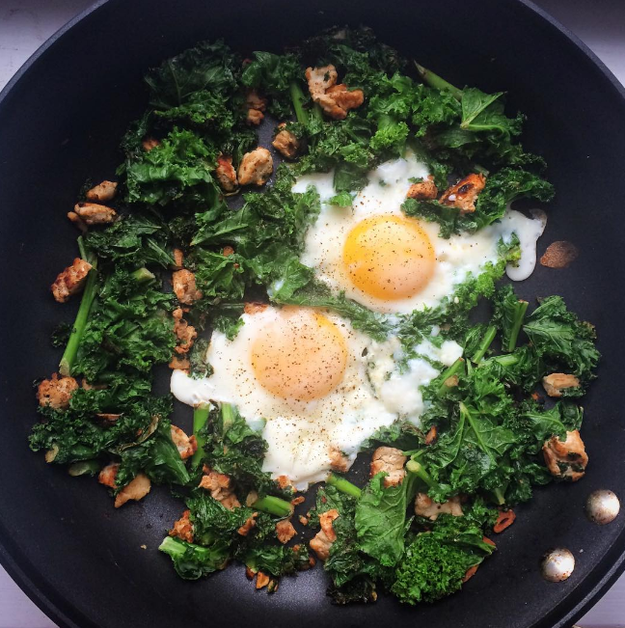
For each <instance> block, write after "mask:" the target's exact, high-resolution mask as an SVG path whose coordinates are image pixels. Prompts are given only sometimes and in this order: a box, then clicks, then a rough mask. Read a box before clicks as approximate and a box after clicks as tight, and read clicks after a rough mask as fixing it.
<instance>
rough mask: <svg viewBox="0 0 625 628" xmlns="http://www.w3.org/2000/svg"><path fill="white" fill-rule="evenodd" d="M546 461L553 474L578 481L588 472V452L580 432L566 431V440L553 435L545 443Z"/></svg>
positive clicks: (544, 453)
mask: <svg viewBox="0 0 625 628" xmlns="http://www.w3.org/2000/svg"><path fill="white" fill-rule="evenodd" d="M543 455H544V457H545V463H546V465H547V468H548V469H549V473H551V475H553V476H555V477H557V478H561V479H563V480H570V481H571V482H577V480H579V479H581V478H582V477H583V476H584V473H586V465H587V464H588V454H587V453H586V447H585V446H584V441H583V440H582V438H581V436H580V435H579V432H578V431H577V430H573V431H572V432H567V433H566V440H565V441H561V440H560V439H559V438H558V437H557V436H552V437H551V438H550V439H549V440H548V441H547V442H546V443H545V444H544V445H543Z"/></svg>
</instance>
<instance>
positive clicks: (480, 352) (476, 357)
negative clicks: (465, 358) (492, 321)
mask: <svg viewBox="0 0 625 628" xmlns="http://www.w3.org/2000/svg"><path fill="white" fill-rule="evenodd" d="M496 334H497V328H496V327H495V326H494V325H489V326H488V329H487V330H486V333H485V334H484V338H482V342H481V343H480V346H479V347H478V349H477V351H476V352H475V353H474V354H473V357H472V358H471V360H472V361H473V362H475V364H478V363H479V362H480V361H481V359H482V358H483V357H484V354H485V353H486V352H487V351H488V347H490V345H491V343H492V342H493V340H495V335H496Z"/></svg>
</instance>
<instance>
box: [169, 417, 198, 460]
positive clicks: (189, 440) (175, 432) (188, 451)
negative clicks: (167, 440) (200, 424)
mask: <svg viewBox="0 0 625 628" xmlns="http://www.w3.org/2000/svg"><path fill="white" fill-rule="evenodd" d="M171 439H172V440H173V441H174V445H176V448H177V449H178V452H179V453H180V457H181V458H182V459H183V460H186V459H187V458H190V457H191V456H192V455H193V454H194V453H195V452H196V451H197V441H196V440H195V436H191V437H189V436H187V435H186V434H185V433H184V432H183V431H182V430H181V429H180V428H179V427H178V426H177V425H172V426H171Z"/></svg>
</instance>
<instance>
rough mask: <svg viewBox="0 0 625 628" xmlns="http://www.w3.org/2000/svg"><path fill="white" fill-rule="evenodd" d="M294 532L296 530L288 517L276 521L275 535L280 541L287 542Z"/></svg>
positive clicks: (295, 532)
mask: <svg viewBox="0 0 625 628" xmlns="http://www.w3.org/2000/svg"><path fill="white" fill-rule="evenodd" d="M296 534H297V531H296V530H295V528H294V527H293V524H292V523H291V521H290V520H289V519H283V520H282V521H278V523H276V536H277V537H278V541H280V543H288V542H289V541H290V540H291V539H292V538H293V537H294V536H295V535H296Z"/></svg>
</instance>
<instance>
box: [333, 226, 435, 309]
mask: <svg viewBox="0 0 625 628" xmlns="http://www.w3.org/2000/svg"><path fill="white" fill-rule="evenodd" d="M343 263H344V264H345V267H346V269H347V272H348V274H349V276H350V278H351V280H352V282H353V283H354V285H355V286H356V287H357V288H359V289H360V290H362V291H363V292H365V293H366V294H368V295H370V296H372V297H375V298H377V299H383V300H384V301H397V300H399V299H405V298H408V297H412V296H414V295H415V294H418V293H419V292H421V290H423V288H424V287H425V286H426V285H427V284H428V283H429V281H430V279H431V278H432V275H433V273H434V269H435V265H436V257H435V255H434V248H433V247H432V243H431V242H430V239H429V237H428V235H427V234H426V233H425V231H423V229H422V228H421V226H420V225H419V222H418V221H417V220H415V219H414V218H408V217H403V216H395V215H389V214H385V215H381V216H374V217H372V218H366V219H365V220H362V221H361V222H359V223H358V224H357V225H356V226H355V227H354V228H353V229H352V230H351V231H350V232H349V234H348V235H347V239H346V240H345V245H344V247H343Z"/></svg>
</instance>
